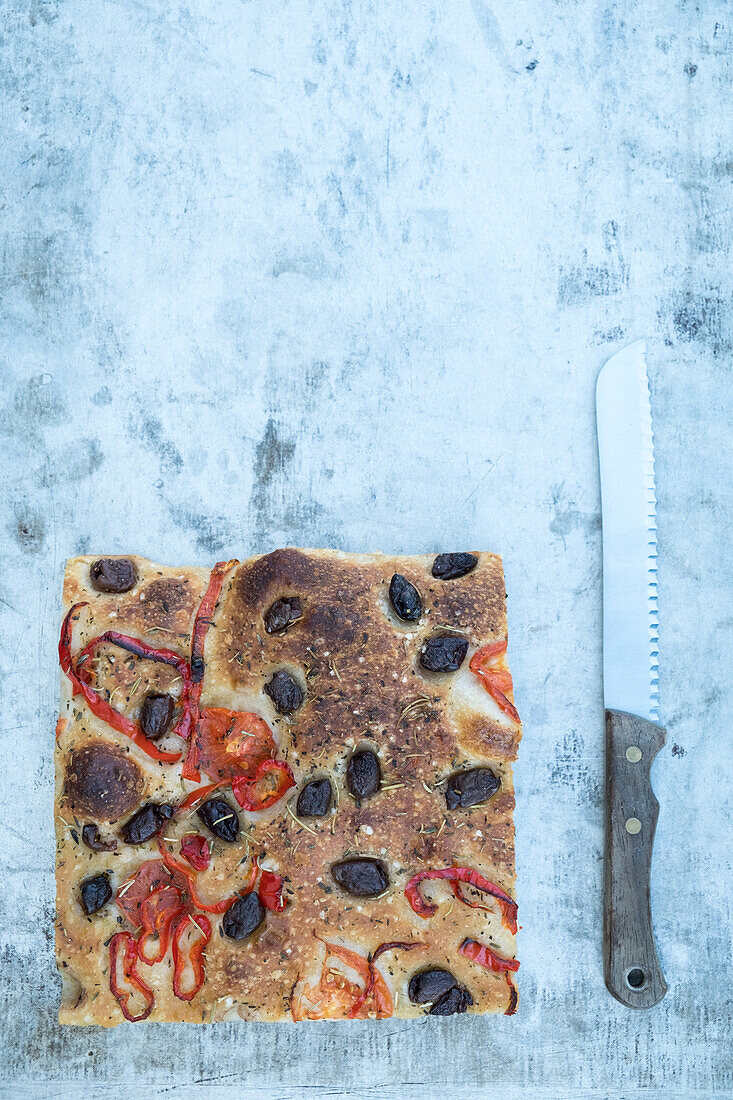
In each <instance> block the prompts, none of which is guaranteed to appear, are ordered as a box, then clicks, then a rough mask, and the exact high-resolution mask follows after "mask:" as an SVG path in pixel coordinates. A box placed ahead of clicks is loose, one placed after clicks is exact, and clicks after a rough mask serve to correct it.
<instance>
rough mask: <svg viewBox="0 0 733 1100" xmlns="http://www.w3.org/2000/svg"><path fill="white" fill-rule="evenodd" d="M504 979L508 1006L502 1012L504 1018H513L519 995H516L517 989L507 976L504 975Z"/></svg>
mask: <svg viewBox="0 0 733 1100" xmlns="http://www.w3.org/2000/svg"><path fill="white" fill-rule="evenodd" d="M504 977H505V978H506V984H507V985H508V986H509V1004H508V1005H507V1007H506V1010H505V1012H504V1015H505V1016H513V1015H514V1013H515V1012H516V1011H517V1003H518V1001H519V994H518V993H517V987H516V986H515V984H514V982H513V981H512V979H511V978H510V976H509V974H504Z"/></svg>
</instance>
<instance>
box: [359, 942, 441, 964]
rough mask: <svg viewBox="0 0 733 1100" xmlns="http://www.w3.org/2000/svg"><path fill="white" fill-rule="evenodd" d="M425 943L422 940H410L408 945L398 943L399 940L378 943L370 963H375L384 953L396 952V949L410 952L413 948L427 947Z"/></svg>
mask: <svg viewBox="0 0 733 1100" xmlns="http://www.w3.org/2000/svg"><path fill="white" fill-rule="evenodd" d="M427 946H428V945H427V944H426V943H423V942H422V940H410V942H409V943H400V942H399V940H391V941H390V942H389V943H380V945H379V947H377V948H376V949H375V951H374V953H373V954H372V962H376V961H377V959H378V958H379V956H380V955H383V954H384V952H385V951H396V950H397V949H398V948H399V950H401V951H412V950H413V949H414V948H415V947H427Z"/></svg>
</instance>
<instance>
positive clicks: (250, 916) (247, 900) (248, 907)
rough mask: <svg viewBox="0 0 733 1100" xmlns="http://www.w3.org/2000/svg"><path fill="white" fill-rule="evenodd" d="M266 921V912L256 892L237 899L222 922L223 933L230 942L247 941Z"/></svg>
mask: <svg viewBox="0 0 733 1100" xmlns="http://www.w3.org/2000/svg"><path fill="white" fill-rule="evenodd" d="M264 919H265V910H264V909H263V908H262V905H261V904H260V899H259V898H258V897H257V894H255V892H254V890H253V891H252V892H251V893H250V894H245V896H244V897H243V898H242V897H239V898H237V900H236V901H235V902H234V904H233V905H231V906H230V907H229V908H228V909H227V911H226V913H225V914H224V919H223V920H222V922H221V927H222V931H223V933H224V935H225V936H228V937H229V939H230V940H246V939H247V936H251V935H252V933H253V932H254V931H255V930H256V929H257V928H259V926H260V925H261V924H262V922H263V920H264Z"/></svg>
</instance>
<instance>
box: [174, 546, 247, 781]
mask: <svg viewBox="0 0 733 1100" xmlns="http://www.w3.org/2000/svg"><path fill="white" fill-rule="evenodd" d="M235 565H239V562H238V561H237V559H236V558H232V559H231V561H218V562H217V563H216V565H215V566H214V568H213V569H212V570H211V576H210V577H209V583H208V586H207V588H206V592H205V593H204V598H203V599H202V601H201V603H200V604H199V609H198V611H197V612H196V618H195V619H194V623H193V633H192V635H191V684H192V687H191V711H192V715H193V721H194V724H195V722H196V720H197V718H198V712H199V704H200V702H201V692H202V690H203V679H204V670H205V664H204V647H205V645H206V634H207V631H208V629H209V627H210V626H211V620H212V616H213V614H214V611H215V609H216V604H217V600H218V599H219V596H220V594H221V589H222V585H223V584H224V578H225V576H226V575H227V573H228V572H229V570H230V569H232V568H233V567H234V566H235ZM181 774H182V776H183V778H184V779H194V780H195V781H196V782H197V783H198V782H199V781H200V780H201V772H200V770H199V750H198V744H197V741H196V738H195V737H192V738H191V744H190V746H189V750H188V753H187V755H186V759H185V760H184V762H183V770H182V773H181Z"/></svg>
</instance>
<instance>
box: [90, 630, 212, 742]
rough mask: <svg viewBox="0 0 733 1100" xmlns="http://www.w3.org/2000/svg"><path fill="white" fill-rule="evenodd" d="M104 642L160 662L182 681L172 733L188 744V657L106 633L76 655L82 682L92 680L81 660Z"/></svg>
mask: <svg viewBox="0 0 733 1100" xmlns="http://www.w3.org/2000/svg"><path fill="white" fill-rule="evenodd" d="M104 642H109V643H110V645H116V646H118V647H119V648H120V649H124V650H126V651H127V652H128V653H134V654H135V656H136V657H144V658H147V659H148V660H150V661H158V662H159V663H160V664H164V665H171V666H172V667H173V668H174V669H175V670H176V672H178V674H179V675H180V677H181V679H182V680H183V690H182V691H181V696H180V698H179V700H178V702H179V703H180V704H181V707H182V710H181V716H180V718H179V719H178V721H177V722H176V724H175V726H174V727H173V729H172V730H171V733H175V734H177V735H178V736H179V737H182V738H183V739H184V741H187V740H188V738H189V736H190V734H191V729H192V728H193V722H192V719H191V706H190V702H189V699H190V694H191V670H190V668H189V666H188V661H187V660H186V658H185V657H181V655H180V654H179V653H174V652H173V650H172V649H156V648H155V646H150V645H148V644H147V643H146V642H142V641H140V639H139V638H131V637H130V636H129V635H127V634H119V633H118V632H117V631H116V630H107V631H105V633H104V634H100V635H99V637H97V638H92V640H91V642H89V643H88V644H87V645H85V646H84V648H83V649H82V650H81V652H79V653H77V655H76V657H75V659H74V663H75V666H76V672H77V675H78V676H79V678H80V679H82V680H88V679H90V678H91V674H90V673H87V670H86V669H82V670H81V672H80V671H79V664H80V662H81V659H82V657H90V656H91V655H92V653H93V652H94V649H95V647H96V646H98V645H102V644H103V643H104Z"/></svg>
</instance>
